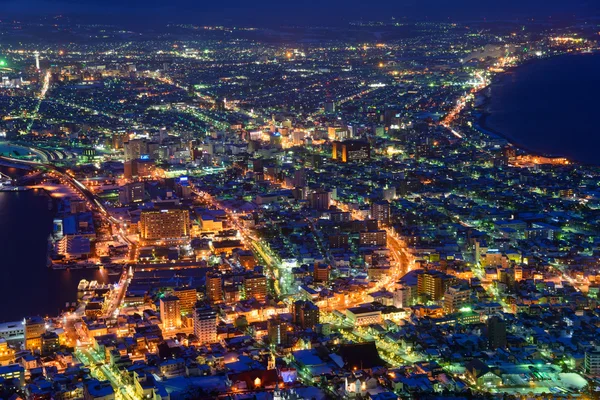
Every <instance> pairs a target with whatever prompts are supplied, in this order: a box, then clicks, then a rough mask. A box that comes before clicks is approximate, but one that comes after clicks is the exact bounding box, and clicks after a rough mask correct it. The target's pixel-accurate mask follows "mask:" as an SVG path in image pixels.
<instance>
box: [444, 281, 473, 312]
mask: <svg viewBox="0 0 600 400" xmlns="http://www.w3.org/2000/svg"><path fill="white" fill-rule="evenodd" d="M470 303H471V289H470V288H463V287H461V286H450V287H449V288H448V289H447V290H446V293H444V311H445V312H446V313H448V314H450V313H453V312H456V311H458V310H460V309H461V308H463V307H465V306H467V305H469V304H470Z"/></svg>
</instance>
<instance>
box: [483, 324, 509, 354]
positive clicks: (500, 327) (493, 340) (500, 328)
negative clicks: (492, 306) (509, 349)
mask: <svg viewBox="0 0 600 400" xmlns="http://www.w3.org/2000/svg"><path fill="white" fill-rule="evenodd" d="M487 337H488V345H489V347H490V348H491V349H498V348H505V347H506V321H504V320H503V319H502V318H500V317H497V316H493V317H490V318H489V319H488V321H487Z"/></svg>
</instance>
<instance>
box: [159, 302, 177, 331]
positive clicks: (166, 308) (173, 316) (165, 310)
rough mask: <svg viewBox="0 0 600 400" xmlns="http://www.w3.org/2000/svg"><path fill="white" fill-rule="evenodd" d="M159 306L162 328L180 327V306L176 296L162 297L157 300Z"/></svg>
mask: <svg viewBox="0 0 600 400" xmlns="http://www.w3.org/2000/svg"><path fill="white" fill-rule="evenodd" d="M159 306H160V319H161V321H162V328H163V330H170V329H177V328H179V327H181V306H180V303H179V298H178V297H175V296H167V297H163V298H161V299H160V301H159Z"/></svg>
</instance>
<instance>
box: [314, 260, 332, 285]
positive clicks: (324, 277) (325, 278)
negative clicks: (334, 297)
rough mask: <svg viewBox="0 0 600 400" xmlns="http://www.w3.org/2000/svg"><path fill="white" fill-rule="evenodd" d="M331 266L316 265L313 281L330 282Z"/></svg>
mask: <svg viewBox="0 0 600 400" xmlns="http://www.w3.org/2000/svg"><path fill="white" fill-rule="evenodd" d="M329 271H330V268H329V265H327V264H320V263H315V267H314V271H313V279H314V281H315V282H324V283H327V282H329Z"/></svg>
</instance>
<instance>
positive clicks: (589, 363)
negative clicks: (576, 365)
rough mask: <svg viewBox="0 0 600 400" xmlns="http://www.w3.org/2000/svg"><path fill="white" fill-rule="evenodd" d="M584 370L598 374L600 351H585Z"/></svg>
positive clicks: (599, 372) (599, 370)
mask: <svg viewBox="0 0 600 400" xmlns="http://www.w3.org/2000/svg"><path fill="white" fill-rule="evenodd" d="M584 368H585V372H586V373H588V374H591V375H600V351H598V350H597V349H593V350H588V351H586V352H585V360H584Z"/></svg>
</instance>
